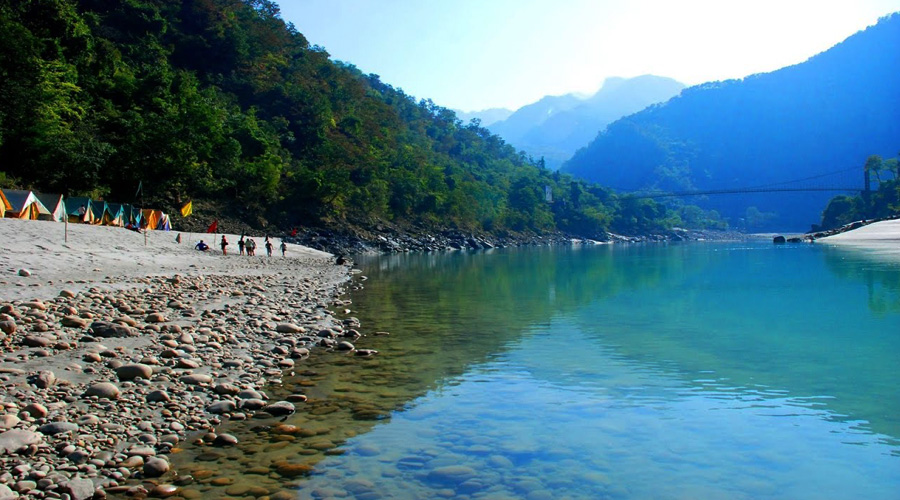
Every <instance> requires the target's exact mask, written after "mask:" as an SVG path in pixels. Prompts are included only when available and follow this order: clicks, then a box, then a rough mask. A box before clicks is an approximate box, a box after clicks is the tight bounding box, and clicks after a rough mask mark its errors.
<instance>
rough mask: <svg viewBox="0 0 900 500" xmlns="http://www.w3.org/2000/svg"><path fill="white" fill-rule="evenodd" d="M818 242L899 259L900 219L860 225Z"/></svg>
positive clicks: (820, 239)
mask: <svg viewBox="0 0 900 500" xmlns="http://www.w3.org/2000/svg"><path fill="white" fill-rule="evenodd" d="M816 242H819V243H826V244H829V245H835V246H841V247H845V248H857V249H861V250H865V251H867V252H869V253H871V254H875V255H882V256H891V257H897V256H900V219H889V220H882V221H878V222H872V223H870V224H865V225H862V224H860V225H859V226H858V227H855V228H854V229H852V230H848V231H844V232H841V233H836V234H833V235H830V236H826V237H823V238H819V239H817V240H816Z"/></svg>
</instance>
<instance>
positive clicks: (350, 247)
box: [285, 224, 746, 255]
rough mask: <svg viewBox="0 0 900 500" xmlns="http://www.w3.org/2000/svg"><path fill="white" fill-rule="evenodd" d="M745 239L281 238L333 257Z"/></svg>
mask: <svg viewBox="0 0 900 500" xmlns="http://www.w3.org/2000/svg"><path fill="white" fill-rule="evenodd" d="M745 237H746V236H745V235H744V234H743V233H740V232H737V231H715V230H692V229H672V230H669V231H661V232H656V233H651V234H645V235H638V236H625V235H618V234H613V233H603V234H599V235H596V237H594V238H585V237H582V236H574V235H568V234H565V233H560V232H551V233H546V234H531V233H503V234H475V233H468V232H463V231H459V230H433V231H429V230H426V229H422V228H418V229H415V228H414V229H409V228H407V229H401V228H397V227H394V226H389V225H384V224H376V225H375V226H373V229H372V230H370V231H363V230H358V229H350V230H343V231H336V230H331V229H321V228H305V229H302V230H299V231H298V234H297V235H296V236H293V237H292V236H287V237H285V240H286V241H289V242H291V243H296V244H299V245H304V246H307V247H310V248H314V249H317V250H321V251H326V252H330V253H333V254H335V255H356V254H373V253H374V254H392V253H406V252H443V251H453V250H489V249H492V248H508V247H528V246H544V245H571V244H597V243H647V242H671V241H700V240H739V239H744V238H745Z"/></svg>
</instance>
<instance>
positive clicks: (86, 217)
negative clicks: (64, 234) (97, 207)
mask: <svg viewBox="0 0 900 500" xmlns="http://www.w3.org/2000/svg"><path fill="white" fill-rule="evenodd" d="M93 204H94V202H93V200H91V199H90V198H84V197H75V198H67V199H66V213H67V214H69V222H83V223H86V224H93V223H94V210H93V208H92V205H93Z"/></svg>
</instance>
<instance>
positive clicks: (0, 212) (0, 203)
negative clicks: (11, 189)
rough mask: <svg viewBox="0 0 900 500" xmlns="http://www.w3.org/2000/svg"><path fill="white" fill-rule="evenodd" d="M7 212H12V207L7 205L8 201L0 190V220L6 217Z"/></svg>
mask: <svg viewBox="0 0 900 500" xmlns="http://www.w3.org/2000/svg"><path fill="white" fill-rule="evenodd" d="M7 210H12V205H10V204H9V200H7V199H6V195H5V194H3V190H2V189H0V218H2V217H6V211H7Z"/></svg>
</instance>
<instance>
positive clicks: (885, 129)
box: [562, 14, 900, 230]
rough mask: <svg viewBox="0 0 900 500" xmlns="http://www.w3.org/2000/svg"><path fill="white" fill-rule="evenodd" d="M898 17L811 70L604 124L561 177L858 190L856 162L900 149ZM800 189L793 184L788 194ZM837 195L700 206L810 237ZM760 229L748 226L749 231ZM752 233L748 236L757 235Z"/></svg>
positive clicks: (705, 88) (704, 186) (623, 185)
mask: <svg viewBox="0 0 900 500" xmlns="http://www.w3.org/2000/svg"><path fill="white" fill-rule="evenodd" d="M898 66H900V14H894V15H891V16H888V17H885V18H883V19H881V20H880V21H879V22H878V23H877V24H876V25H874V26H871V27H869V28H868V29H866V30H864V31H861V32H859V33H856V34H855V35H853V36H851V37H849V38H848V39H846V40H845V41H843V42H842V43H840V44H838V45H836V46H835V47H832V48H831V49H829V50H827V51H825V52H823V53H821V54H819V55H816V56H814V57H812V58H810V59H809V60H807V61H806V62H803V63H801V64H797V65H795V66H790V67H787V68H783V69H780V70H778V71H774V72H772V73H765V74H759V75H753V76H749V77H747V78H744V79H742V80H729V81H724V82H713V83H707V84H703V85H699V86H696V87H691V88H688V89H685V90H684V91H682V92H681V95H679V96H678V97H675V98H673V99H671V100H669V101H668V102H667V103H665V104H662V105H659V106H653V107H650V108H648V109H645V110H643V111H641V112H639V113H637V114H634V115H632V116H629V117H626V118H623V119H621V120H618V121H616V122H614V123H613V124H611V125H610V126H609V127H608V128H607V129H606V131H605V132H604V133H602V134H600V135H599V136H598V137H597V138H596V139H595V140H594V141H593V142H592V143H591V144H590V145H588V146H587V147H586V148H584V149H581V150H580V151H578V152H577V153H576V154H575V156H574V157H573V158H572V159H571V160H570V161H569V162H568V163H567V164H566V165H564V166H563V168H562V169H563V171H564V172H568V173H572V174H574V175H577V176H580V177H583V178H586V179H590V180H592V181H594V182H600V183H602V184H604V185H608V186H610V187H612V188H615V189H621V190H662V191H685V190H721V189H729V188H747V187H757V186H763V185H780V186H781V187H786V186H785V185H784V184H783V183H785V182H787V181H793V180H797V179H807V178H811V177H817V176H821V175H823V174H825V173H828V172H837V171H842V170H847V169H852V168H854V167H856V166H859V167H860V168H858V169H857V170H855V171H853V172H851V173H849V174H847V175H845V176H844V177H840V178H839V177H828V178H825V177H821V178H817V179H815V182H812V181H810V182H807V183H805V184H801V186H802V187H823V188H824V187H832V186H834V187H847V188H854V187H855V188H856V189H859V188H861V187H862V183H863V169H862V168H861V167H862V166H861V165H859V163H860V158H866V157H867V156H868V155H870V154H873V153H874V154H880V155H883V156H889V155H893V154H894V152H896V151H897V148H898V146H900V120H898V119H897V117H898V116H900V79H898V78H897V76H896V68H897V67H898ZM793 185H795V184H792V186H793ZM834 194H835V193H827V192H819V193H815V192H811V193H777V194H774V195H754V196H751V195H738V196H734V195H733V196H717V197H712V196H710V197H709V198H708V199H706V200H701V201H698V204H701V205H702V206H704V207H706V208H714V209H716V210H718V211H719V212H720V213H721V214H722V215H723V216H724V217H726V218H728V219H729V220H730V221H731V222H732V223H733V224H735V225H738V224H737V222H738V221H739V220H741V219H744V221H745V222H747V226H751V227H747V229H755V230H759V229H769V230H788V229H792V230H799V229H808V228H809V227H810V225H811V224H812V223H815V222H817V221H818V220H819V218H820V215H821V207H823V206H825V204H826V203H827V201H828V199H829V198H830V197H831V196H833V195H834ZM754 221H755V224H750V222H754ZM752 226H755V227H752Z"/></svg>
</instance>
